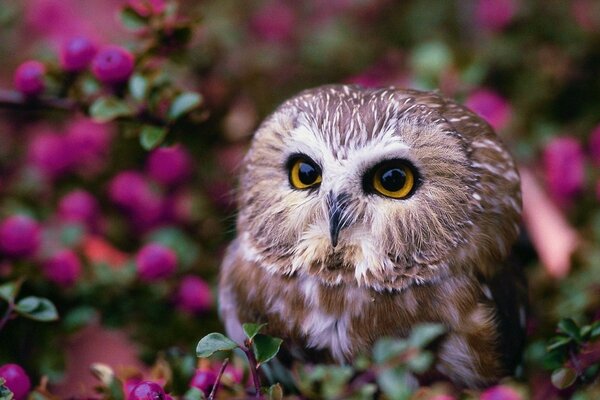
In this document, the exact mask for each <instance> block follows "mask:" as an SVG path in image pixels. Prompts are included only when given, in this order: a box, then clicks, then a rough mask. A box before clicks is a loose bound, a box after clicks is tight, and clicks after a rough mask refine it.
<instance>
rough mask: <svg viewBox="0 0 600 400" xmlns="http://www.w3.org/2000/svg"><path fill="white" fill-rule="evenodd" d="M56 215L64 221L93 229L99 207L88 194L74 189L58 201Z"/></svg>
mask: <svg viewBox="0 0 600 400" xmlns="http://www.w3.org/2000/svg"><path fill="white" fill-rule="evenodd" d="M58 214H59V217H60V218H61V219H62V220H64V221H70V222H79V223H82V224H84V225H86V226H87V227H88V228H90V229H93V228H94V227H95V226H96V225H97V222H98V218H99V206H98V202H97V201H96V199H95V198H94V196H92V195H91V194H90V193H89V192H86V191H85V190H82V189H76V190H73V191H71V192H69V193H67V194H66V195H65V196H63V197H62V198H61V199H60V202H59V203H58Z"/></svg>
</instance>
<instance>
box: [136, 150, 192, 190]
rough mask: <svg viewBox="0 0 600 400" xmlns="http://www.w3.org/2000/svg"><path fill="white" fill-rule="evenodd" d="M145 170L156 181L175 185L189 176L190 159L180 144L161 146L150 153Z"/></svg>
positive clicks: (190, 169) (190, 168) (190, 170)
mask: <svg viewBox="0 0 600 400" xmlns="http://www.w3.org/2000/svg"><path fill="white" fill-rule="evenodd" d="M146 170H147V171H148V175H150V176H151V177H152V178H153V179H154V180H156V181H157V182H159V183H162V184H163V185H176V184H178V183H181V182H182V181H184V180H185V179H186V178H187V177H189V176H190V174H191V172H192V159H191V156H190V155H189V153H188V152H187V151H186V150H185V149H184V148H183V147H181V146H173V147H161V148H158V149H156V150H154V151H152V153H150V156H149V157H148V162H147V164H146Z"/></svg>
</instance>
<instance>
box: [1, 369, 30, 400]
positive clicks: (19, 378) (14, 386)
mask: <svg viewBox="0 0 600 400" xmlns="http://www.w3.org/2000/svg"><path fill="white" fill-rule="evenodd" d="M0 377H2V378H4V379H5V380H6V383H5V385H6V387H8V388H9V389H10V391H11V392H13V394H14V396H15V397H14V398H15V400H22V399H25V397H26V396H27V393H29V391H30V390H31V380H30V379H29V376H28V375H27V373H26V372H25V370H24V369H23V368H21V366H20V365H18V364H4V365H2V366H0Z"/></svg>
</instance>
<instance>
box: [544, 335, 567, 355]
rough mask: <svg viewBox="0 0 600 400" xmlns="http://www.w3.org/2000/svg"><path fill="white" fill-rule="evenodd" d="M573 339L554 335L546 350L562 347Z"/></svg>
mask: <svg viewBox="0 0 600 400" xmlns="http://www.w3.org/2000/svg"><path fill="white" fill-rule="evenodd" d="M572 341H573V339H572V338H570V337H567V336H555V337H554V338H552V341H551V342H550V344H549V345H548V347H547V348H546V350H547V351H552V350H554V349H558V348H559V347H563V346H565V345H567V344H569V343H571V342H572Z"/></svg>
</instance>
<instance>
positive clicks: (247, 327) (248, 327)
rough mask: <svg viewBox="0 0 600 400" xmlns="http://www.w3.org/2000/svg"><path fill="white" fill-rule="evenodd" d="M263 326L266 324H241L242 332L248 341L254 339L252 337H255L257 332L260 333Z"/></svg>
mask: <svg viewBox="0 0 600 400" xmlns="http://www.w3.org/2000/svg"><path fill="white" fill-rule="evenodd" d="M265 326H267V324H243V325H242V329H243V330H244V333H245V334H246V336H247V337H248V339H250V340H252V339H254V336H256V335H257V334H258V332H260V330H261V329H262V328H264V327H265Z"/></svg>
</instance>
